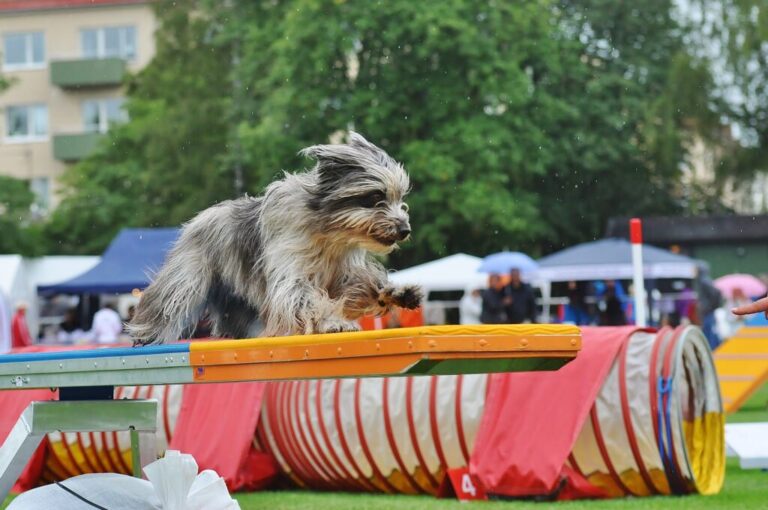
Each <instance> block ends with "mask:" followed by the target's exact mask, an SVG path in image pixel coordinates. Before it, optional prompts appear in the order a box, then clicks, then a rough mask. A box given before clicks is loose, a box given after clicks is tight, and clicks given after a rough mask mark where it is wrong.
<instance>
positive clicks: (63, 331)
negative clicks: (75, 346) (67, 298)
mask: <svg viewBox="0 0 768 510" xmlns="http://www.w3.org/2000/svg"><path fill="white" fill-rule="evenodd" d="M85 336H86V333H85V331H83V328H82V327H81V326H80V319H79V318H78V317H77V308H69V309H68V310H67V311H66V313H65V314H64V320H63V321H61V323H60V324H59V331H58V333H57V334H56V341H58V342H62V343H72V342H77V341H78V340H83V339H84V337H85Z"/></svg>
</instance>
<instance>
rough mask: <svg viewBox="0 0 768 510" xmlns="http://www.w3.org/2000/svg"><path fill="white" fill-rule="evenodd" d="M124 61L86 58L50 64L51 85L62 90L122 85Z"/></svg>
mask: <svg viewBox="0 0 768 510" xmlns="http://www.w3.org/2000/svg"><path fill="white" fill-rule="evenodd" d="M123 76H125V61H124V60H123V59H120V58H88V59H83V60H59V61H54V62H51V83H53V84H54V85H58V86H59V87H61V88H64V89H79V88H93V87H110V86H117V85H120V84H122V83H123Z"/></svg>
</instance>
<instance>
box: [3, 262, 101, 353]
mask: <svg viewBox="0 0 768 510" xmlns="http://www.w3.org/2000/svg"><path fill="white" fill-rule="evenodd" d="M100 259H101V257H98V256H94V257H92V256H49V257H40V258H35V259H25V258H23V257H22V256H21V255H0V306H5V309H6V310H5V311H6V313H8V314H12V313H13V309H14V308H15V306H16V304H17V303H18V302H19V301H25V302H26V303H27V305H28V308H27V323H28V324H29V330H30V332H31V333H32V335H34V336H36V335H37V332H38V329H39V310H38V302H37V286H38V285H44V284H51V283H58V282H61V281H66V280H69V279H71V278H74V277H75V276H77V275H79V274H81V273H84V272H85V271H87V270H89V269H90V268H92V267H93V266H95V265H96V264H97V263H98V262H99V260H100ZM2 301H5V304H4V305H3V303H2ZM1 341H2V335H1V334H0V343H2V342H1ZM1 348H2V345H0V349H1Z"/></svg>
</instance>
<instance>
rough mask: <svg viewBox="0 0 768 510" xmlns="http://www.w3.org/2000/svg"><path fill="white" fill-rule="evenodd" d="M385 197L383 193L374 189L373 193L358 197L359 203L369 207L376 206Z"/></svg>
mask: <svg viewBox="0 0 768 510" xmlns="http://www.w3.org/2000/svg"><path fill="white" fill-rule="evenodd" d="M385 198H386V197H385V196H384V193H381V192H380V191H375V192H373V193H369V194H367V195H364V196H362V197H361V198H360V205H361V206H363V207H369V208H370V207H376V206H377V205H378V204H379V203H380V202H383V201H384V199H385Z"/></svg>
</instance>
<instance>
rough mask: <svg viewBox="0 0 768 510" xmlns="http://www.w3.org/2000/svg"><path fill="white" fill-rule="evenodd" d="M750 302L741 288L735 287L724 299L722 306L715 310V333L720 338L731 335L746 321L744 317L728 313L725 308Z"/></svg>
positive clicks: (737, 306)
mask: <svg viewBox="0 0 768 510" xmlns="http://www.w3.org/2000/svg"><path fill="white" fill-rule="evenodd" d="M751 302H752V300H751V299H749V297H747V295H746V294H745V293H744V291H743V290H742V289H740V288H739V287H736V288H735V289H733V293H732V294H731V296H730V297H728V298H727V299H726V300H725V305H724V307H720V308H718V309H717V310H715V320H716V324H717V333H718V335H719V336H720V338H721V339H723V340H724V339H726V338H730V337H732V336H733V335H734V334H736V332H737V331H738V330H739V329H741V327H742V326H744V323H745V322H747V320H746V318H745V317H742V316H740V315H735V314H732V313H728V311H727V310H732V309H734V308H739V307H742V306H746V305H749V304H750V303H751Z"/></svg>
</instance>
